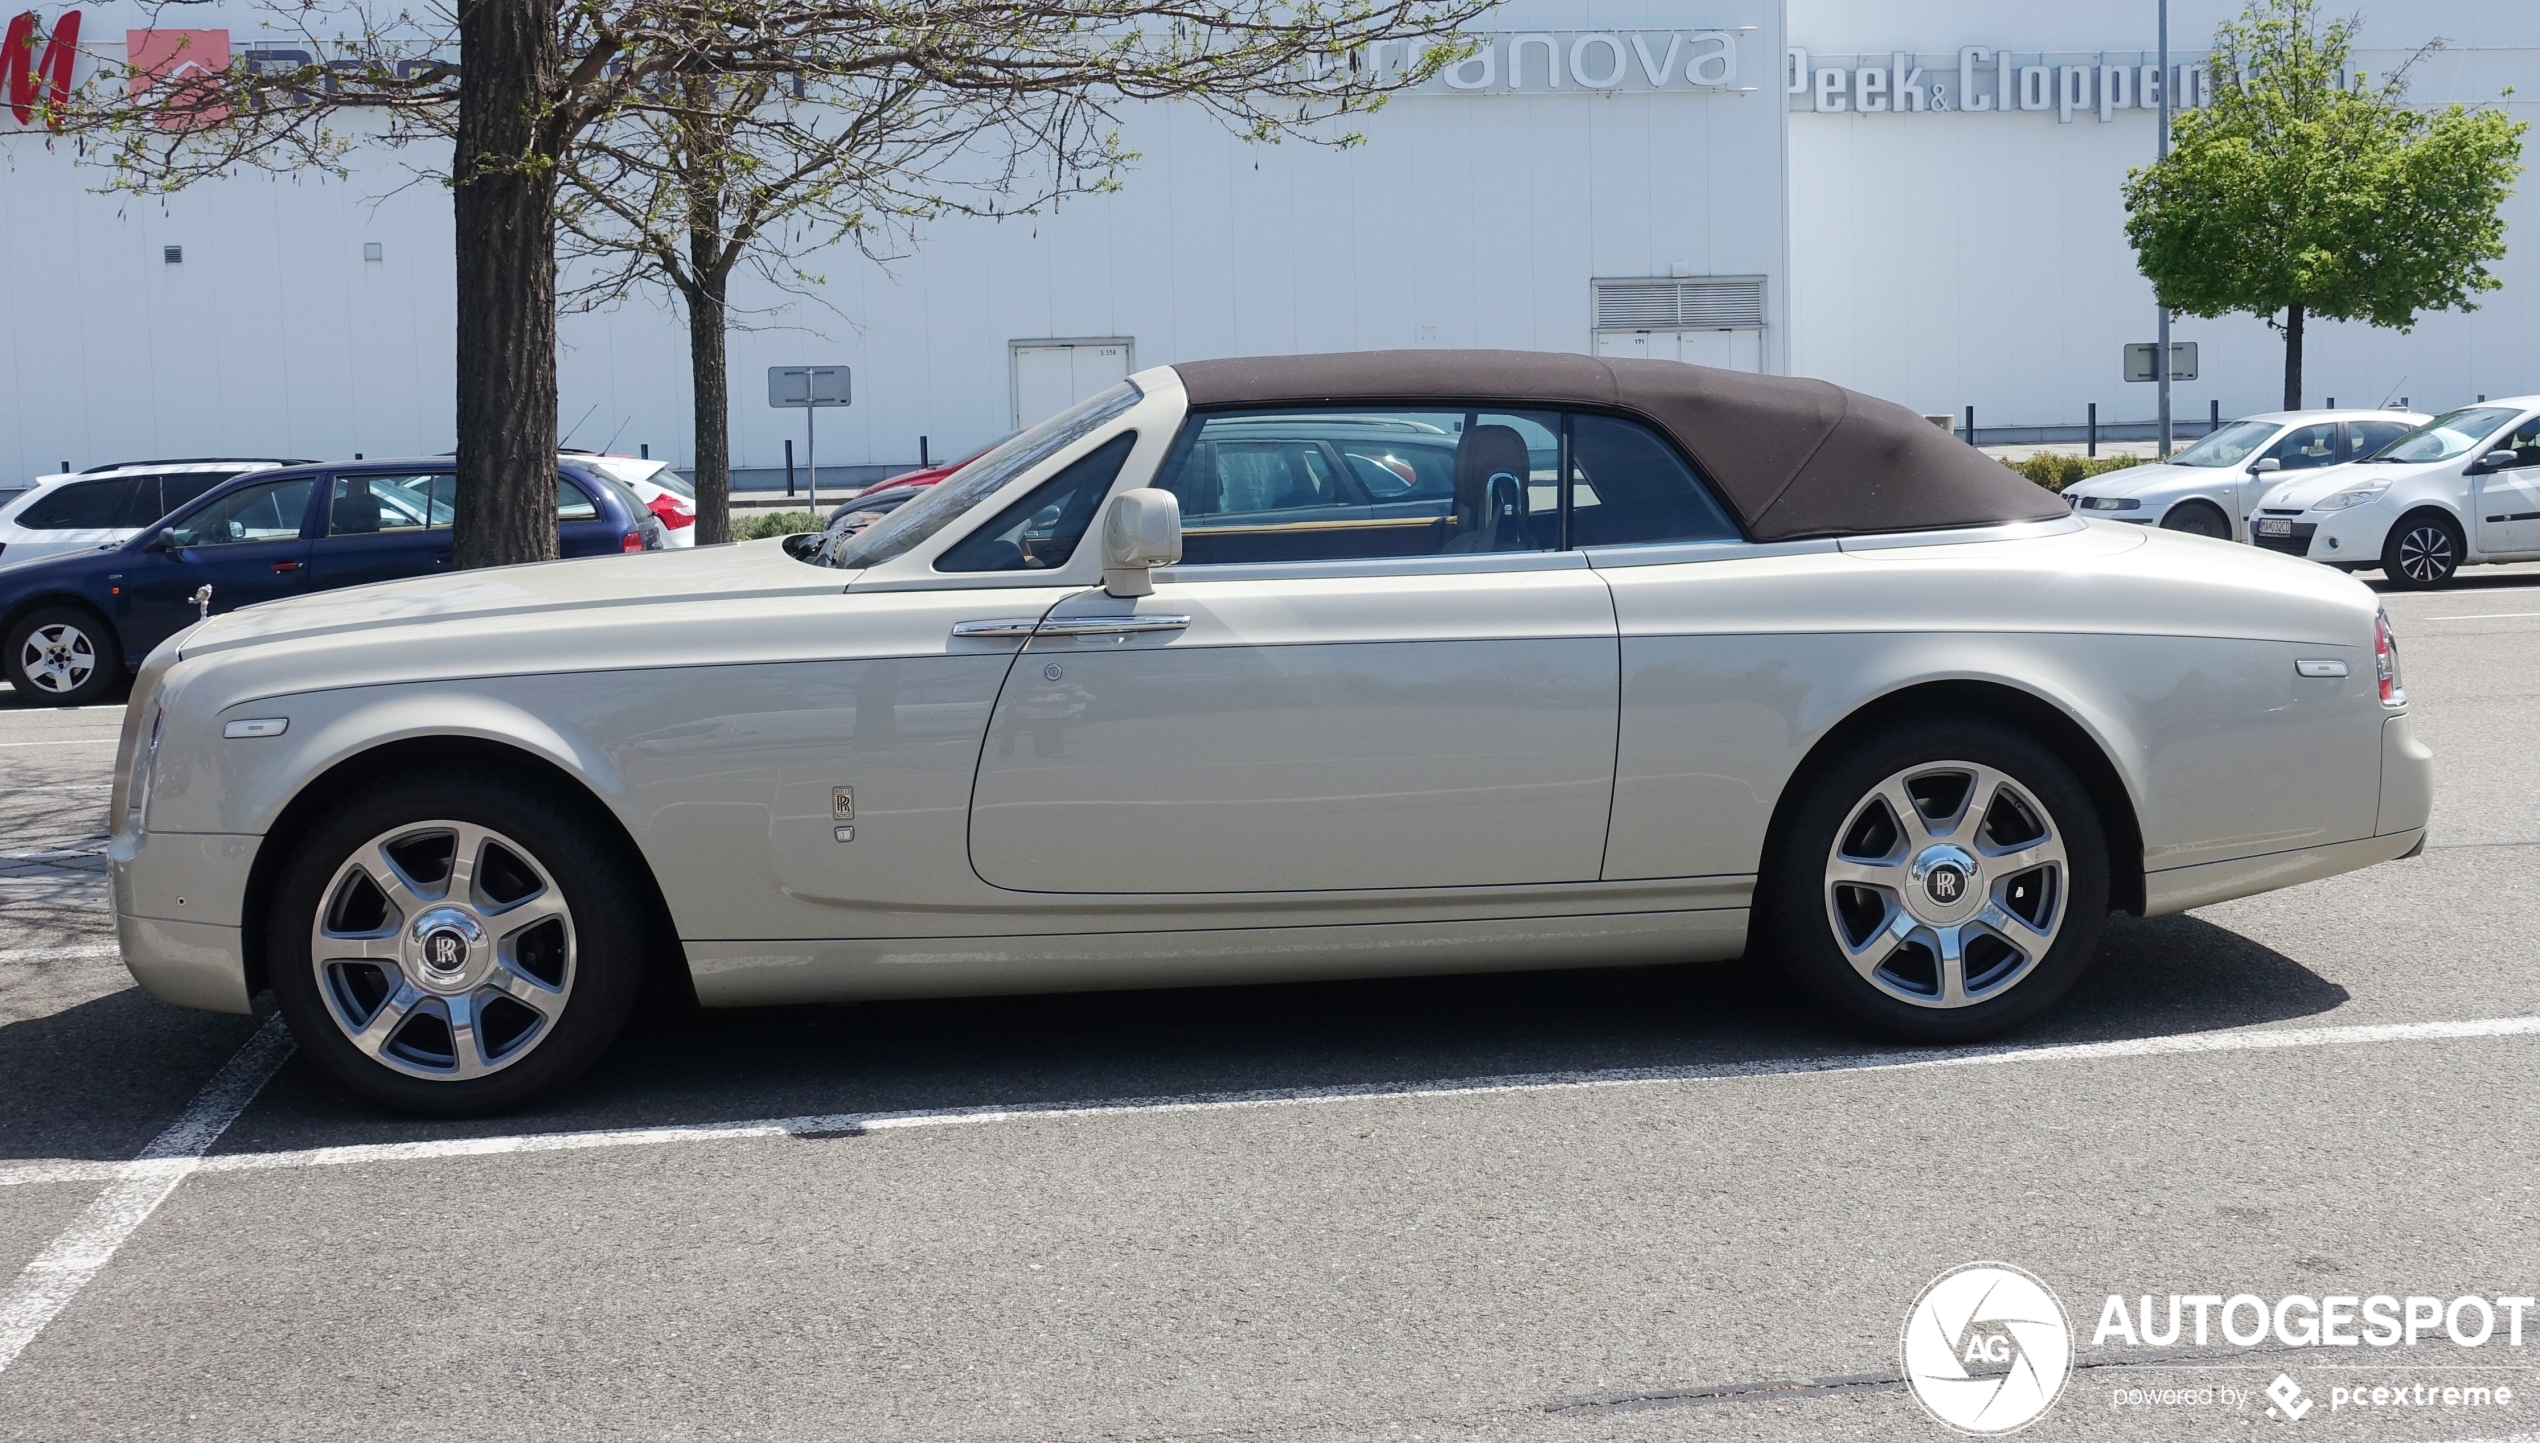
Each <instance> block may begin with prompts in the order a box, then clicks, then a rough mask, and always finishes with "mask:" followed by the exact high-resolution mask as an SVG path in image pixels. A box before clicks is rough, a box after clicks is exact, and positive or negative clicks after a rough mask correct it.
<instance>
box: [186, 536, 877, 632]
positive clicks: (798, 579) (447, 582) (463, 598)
mask: <svg viewBox="0 0 2540 1443" xmlns="http://www.w3.org/2000/svg"><path fill="white" fill-rule="evenodd" d="M848 580H849V577H848V576H847V575H846V574H845V573H843V572H837V571H831V570H828V569H827V568H825V567H818V566H811V565H807V564H805V563H803V562H800V561H796V560H795V559H794V558H792V557H790V556H788V555H786V554H785V551H784V547H783V543H782V541H780V540H777V539H769V540H766V541H747V542H743V543H741V544H739V545H737V546H700V547H696V548H693V549H683V550H677V551H641V552H635V553H633V554H630V555H621V556H594V557H584V558H578V559H575V560H571V561H545V562H534V563H531V564H529V565H526V566H497V567H489V568H487V569H485V570H483V571H461V572H456V573H453V574H450V575H444V576H422V577H416V578H414V579H412V580H409V581H389V582H382V583H380V584H378V585H376V586H353V587H347V588H345V589H343V590H341V591H321V592H316V593H314V594H311V595H308V596H298V597H293V598H291V599H290V600H288V601H274V602H267V603H266V604H264V605H262V606H251V607H248V608H246V609H244V610H241V611H234V612H231V613H229V614H228V615H225V616H216V617H213V618H212V619H211V620H210V621H207V622H205V623H203V624H202V625H201V626H198V627H196V628H194V629H193V630H192V631H190V632H188V633H186V635H185V637H184V641H183V651H184V655H185V656H187V657H194V656H200V655H204V654H207V653H213V652H222V651H233V650H236V649H238V648H241V647H247V646H255V645H259V644H262V643H266V642H275V641H284V640H289V639H292V638H298V637H310V636H330V637H333V636H341V635H342V634H344V633H346V632H364V631H370V632H393V631H395V630H397V629H400V628H406V627H416V626H426V625H430V624H432V623H436V622H449V621H480V622H481V621H488V620H499V619H500V618H502V617H505V616H510V615H515V614H524V615H525V614H531V613H536V614H540V615H552V614H554V613H556V612H560V611H586V612H587V611H595V610H625V609H629V608H638V607H648V606H666V605H671V604H675V603H679V602H688V601H698V600H703V599H706V598H739V597H749V596H778V595H788V594H797V593H821V592H827V593H836V592H840V591H844V590H845V589H846V584H847V581H848Z"/></svg>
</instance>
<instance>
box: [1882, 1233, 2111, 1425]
mask: <svg viewBox="0 0 2540 1443" xmlns="http://www.w3.org/2000/svg"><path fill="white" fill-rule="evenodd" d="M1904 1352H1905V1382H1906V1384H1907V1386H1909V1387H1911V1388H1912V1389H1913V1391H1914V1399H1915V1401H1917V1402H1919V1403H1921V1404H1922V1405H1923V1408H1924V1409H1925V1410H1926V1411H1927V1412H1929V1413H1930V1414H1931V1415H1932V1416H1933V1417H1934V1418H1937V1419H1939V1420H1940V1421H1941V1422H1942V1423H1944V1424H1946V1425H1948V1426H1949V1427H1951V1428H1955V1429H1957V1430H1958V1431H1959V1432H1961V1433H2012V1432H2017V1431H2018V1430H2020V1429H2022V1428H2025V1427H2027V1426H2028V1425H2029V1424H2031V1423H2033V1422H2035V1421H2037V1419H2038V1417H2039V1416H2040V1415H2042V1414H2043V1413H2045V1411H2046V1410H2047V1409H2048V1408H2049V1407H2051V1406H2052V1405H2053V1404H2054V1402H2055V1395H2056V1394H2058V1393H2060V1392H2062V1391H2063V1389H2064V1380H2065V1378H2066V1377H2067V1376H2069V1375H2070V1374H2071V1372H2072V1361H2073V1335H2072V1328H2071V1325H2070V1324H2069V1323H2067V1322H2066V1321H2065V1319H2064V1307H2063V1304H2061V1303H2058V1302H2056V1301H2055V1295H2054V1294H2053V1293H2052V1292H2049V1291H2048V1290H2047V1287H2046V1285H2045V1284H2044V1283H2042V1282H2039V1281H2038V1280H2037V1279H2036V1278H2034V1277H2032V1276H2030V1275H2029V1274H2027V1273H2025V1272H2022V1271H2021V1270H2020V1269H2018V1268H2015V1267H2012V1266H2011V1265H2009V1264H2008V1263H1969V1264H1968V1265H1966V1266H1965V1267H1963V1268H1958V1269H1956V1270H1954V1271H1951V1272H1946V1273H1943V1274H1941V1275H1940V1276H1939V1277H1938V1278H1935V1279H1933V1280H1932V1283H1931V1285H1930V1286H1929V1287H1927V1288H1924V1289H1923V1295H1922V1296H1921V1297H1919V1298H1916V1299H1915V1300H1914V1307H1913V1310H1912V1311H1911V1312H1908V1313H1907V1314H1906V1315H1905V1338H1904Z"/></svg>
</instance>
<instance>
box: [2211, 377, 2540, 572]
mask: <svg viewBox="0 0 2540 1443" xmlns="http://www.w3.org/2000/svg"><path fill="white" fill-rule="evenodd" d="M2255 525H2256V529H2257V535H2256V536H2255V537H2254V538H2253V539H2254V540H2255V541H2256V542H2257V544H2258V545H2260V546H2263V547H2266V548H2267V549H2268V550H2271V551H2281V552H2283V553H2285V554H2286V555H2288V556H2307V557H2309V558H2310V559H2311V560H2313V561H2324V562H2326V563H2328V564H2329V565H2331V566H2335V567H2339V568H2341V569H2343V570H2347V571H2357V570H2364V569H2368V568H2373V567H2378V568H2380V570H2381V572H2382V574H2383V575H2384V576H2386V577H2388V578H2389V579H2390V582H2391V584H2392V585H2394V586H2402V587H2410V588H2418V587H2429V586H2441V585H2443V584H2444V583H2445V582H2448V581H2450V580H2451V579H2452V576H2453V573H2455V572H2456V571H2458V570H2459V569H2460V568H2462V567H2464V566H2482V565H2490V564H2495V563H2500V562H2509V561H2540V396H2511V397H2507V398H2505V399H2503V400H2500V401H2490V402H2485V403H2483V404H2480V405H2476V406H2464V407H2462V408H2460V409H2459V410H2457V411H2448V412H2445V413H2444V414H2443V415H2441V416H2437V417H2435V418H2434V419H2432V420H2430V421H2428V422H2426V423H2425V424H2424V425H2422V426H2420V427H2418V428H2417V429H2416V430H2414V431H2411V432H2409V433H2408V434H2407V435H2405V436H2402V437H2400V438H2399V439H2398V440H2396V441H2393V442H2392V443H2390V444H2389V445H2387V446H2385V447H2383V448H2382V449H2381V450H2380V451H2378V452H2376V453H2374V454H2373V455H2371V456H2368V457H2365V458H2364V459H2362V460H2360V461H2357V462H2355V463H2353V464H2351V465H2347V466H2340V467H2337V468H2336V469H2334V470H2330V471H2322V472H2320V473H2318V474H2316V475H2312V476H2305V477H2302V478H2300V479H2298V480H2294V481H2287V482H2283V483H2281V484H2279V485H2277V486H2276V487H2275V488H2274V489H2273V490H2271V491H2269V492H2268V493H2267V495H2266V496H2265V497H2264V498H2263V499H2262V500H2261V501H2260V502H2259V503H2258V513H2257V516H2256V518H2255Z"/></svg>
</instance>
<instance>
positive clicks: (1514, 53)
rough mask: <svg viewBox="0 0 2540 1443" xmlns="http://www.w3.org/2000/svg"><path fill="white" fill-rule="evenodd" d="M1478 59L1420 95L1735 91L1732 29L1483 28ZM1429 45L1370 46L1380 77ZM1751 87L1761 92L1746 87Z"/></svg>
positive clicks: (1425, 86)
mask: <svg viewBox="0 0 2540 1443" xmlns="http://www.w3.org/2000/svg"><path fill="white" fill-rule="evenodd" d="M1465 38H1466V39H1467V40H1470V41H1472V42H1473V43H1474V45H1475V47H1476V48H1475V50H1474V52H1473V54H1472V55H1470V56H1468V57H1466V58H1465V59H1463V60H1461V61H1459V62H1457V63H1456V64H1453V65H1450V66H1448V67H1446V68H1445V69H1444V70H1441V71H1439V72H1438V73H1437V74H1436V75H1433V76H1431V77H1429V79H1428V80H1426V81H1424V82H1422V83H1421V84H1420V85H1419V86H1418V87H1417V88H1416V89H1415V90H1413V92H1412V93H1413V94H1415V95H1597V94H1611V93H1614V92H1617V91H1638V92H1644V93H1645V92H1650V91H1661V90H1673V91H1688V90H1700V91H1717V90H1734V89H1738V88H1740V87H1739V86H1738V83H1737V80H1738V35H1737V32H1735V31H1732V30H1478V31H1467V32H1465ZM1428 43H1429V42H1427V41H1425V40H1411V41H1402V40H1387V41H1380V42H1378V43H1377V44H1376V45H1374V46H1372V47H1370V49H1371V52H1372V53H1371V55H1370V56H1369V57H1368V59H1369V63H1372V64H1374V65H1375V66H1376V68H1377V72H1378V74H1379V75H1384V76H1392V75H1398V74H1400V73H1401V71H1402V70H1403V69H1404V68H1405V67H1407V66H1408V65H1409V64H1411V63H1413V62H1415V61H1416V60H1417V59H1418V58H1419V55H1420V53H1421V51H1422V49H1423V48H1424V47H1425V46H1427V44H1428ZM1743 88H1745V89H1748V90H1752V89H1754V88H1755V87H1754V86H1752V85H1748V86H1745V87H1743Z"/></svg>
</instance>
